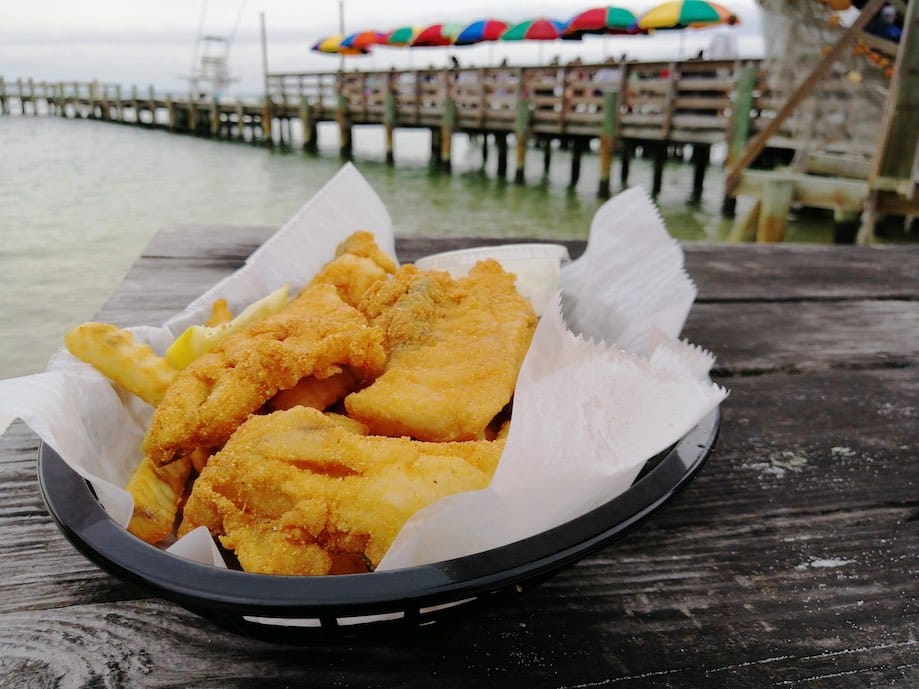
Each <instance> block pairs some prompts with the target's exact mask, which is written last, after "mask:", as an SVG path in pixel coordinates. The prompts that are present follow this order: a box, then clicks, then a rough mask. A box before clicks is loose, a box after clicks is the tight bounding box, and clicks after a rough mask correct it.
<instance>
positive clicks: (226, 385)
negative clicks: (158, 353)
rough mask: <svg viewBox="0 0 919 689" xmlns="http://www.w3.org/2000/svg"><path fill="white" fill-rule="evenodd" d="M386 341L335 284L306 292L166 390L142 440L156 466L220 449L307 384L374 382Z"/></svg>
mask: <svg viewBox="0 0 919 689" xmlns="http://www.w3.org/2000/svg"><path fill="white" fill-rule="evenodd" d="M384 362H385V352H384V350H383V347H382V335H381V333H380V331H379V330H378V329H377V328H374V327H371V326H369V325H368V323H367V319H366V317H365V316H364V315H363V314H362V313H361V312H360V311H358V310H357V309H355V308H353V307H351V306H349V305H347V304H346V303H345V302H343V301H342V300H341V298H340V297H339V295H338V291H337V290H336V288H335V287H334V286H333V285H331V284H316V285H310V286H308V287H306V288H304V289H303V290H302V291H301V293H300V294H299V295H298V296H297V297H296V298H295V299H293V300H292V301H291V302H290V303H289V304H288V305H287V307H286V308H285V309H284V310H283V311H281V312H279V313H276V314H273V315H271V316H268V317H266V318H264V319H262V320H259V321H256V322H254V323H252V324H250V325H249V326H247V327H246V328H245V329H244V330H242V331H241V332H239V333H235V334H233V335H230V336H228V337H227V338H226V339H225V340H222V341H221V342H220V343H219V344H218V345H217V346H216V347H215V348H214V349H213V350H211V351H210V352H208V353H207V354H205V355H203V356H201V357H200V358H198V359H196V360H195V361H194V362H192V364H191V365H189V366H188V368H186V369H185V370H183V371H182V372H181V373H180V374H179V375H178V376H177V377H176V379H175V381H174V382H173V383H172V385H170V386H169V388H168V389H167V390H166V393H165V395H164V396H163V399H162V400H161V401H160V403H159V405H158V406H157V408H156V411H155V412H154V415H153V419H152V421H151V424H150V428H149V429H148V431H147V435H146V437H145V438H144V446H143V447H144V453H145V454H146V455H147V456H148V457H149V458H150V459H151V460H152V461H153V463H154V464H156V465H157V466H162V465H164V464H167V463H169V462H171V461H173V460H174V459H176V458H178V457H181V456H184V455H186V454H188V453H190V452H193V451H196V450H198V449H199V448H202V447H203V448H205V449H207V450H212V449H215V448H219V447H220V446H221V445H222V444H223V443H224V442H226V440H227V438H229V437H230V435H231V434H232V433H233V431H234V430H236V428H237V427H238V426H239V425H240V424H241V423H242V422H243V421H245V420H246V418H247V417H248V416H249V415H250V414H252V413H254V412H257V411H259V410H260V408H261V407H262V405H264V404H265V403H266V402H267V401H268V400H269V399H271V398H272V397H273V396H274V395H275V394H276V393H278V392H279V391H281V390H286V389H288V388H292V387H294V386H295V385H296V384H297V383H298V382H299V381H300V380H301V379H303V378H306V377H309V376H314V377H316V378H319V379H322V378H329V377H331V376H334V375H335V374H338V373H340V372H341V371H342V370H344V369H345V368H347V369H349V370H350V371H352V372H353V373H355V374H356V375H357V376H358V378H361V379H372V378H374V377H375V376H376V375H377V374H379V372H380V371H381V370H382V366H383V364H384Z"/></svg>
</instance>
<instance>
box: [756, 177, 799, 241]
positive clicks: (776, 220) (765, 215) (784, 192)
mask: <svg viewBox="0 0 919 689" xmlns="http://www.w3.org/2000/svg"><path fill="white" fill-rule="evenodd" d="M793 193H794V183H793V182H792V181H791V180H787V179H771V180H769V181H768V182H766V183H765V184H764V185H763V195H762V204H763V205H762V208H761V209H760V212H759V221H758V222H757V224H756V241H758V242H781V241H783V240H784V239H785V230H786V229H787V227H788V211H789V209H790V208H791V198H792V194H793Z"/></svg>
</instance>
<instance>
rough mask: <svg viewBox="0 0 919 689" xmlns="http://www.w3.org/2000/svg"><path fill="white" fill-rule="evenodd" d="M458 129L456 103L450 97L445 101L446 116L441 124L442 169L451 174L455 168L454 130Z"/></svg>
mask: <svg viewBox="0 0 919 689" xmlns="http://www.w3.org/2000/svg"><path fill="white" fill-rule="evenodd" d="M455 127H456V101H455V100H453V98H452V97H450V96H448V97H447V98H446V100H444V116H443V119H442V120H441V124H440V169H441V170H443V171H444V172H450V171H451V170H452V168H453V162H452V160H451V158H452V156H453V130H454V128H455Z"/></svg>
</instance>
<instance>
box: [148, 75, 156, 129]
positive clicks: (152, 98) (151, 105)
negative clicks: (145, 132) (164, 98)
mask: <svg viewBox="0 0 919 689" xmlns="http://www.w3.org/2000/svg"><path fill="white" fill-rule="evenodd" d="M147 108H148V109H149V110H150V126H151V127H155V126H156V91H155V90H154V88H153V84H150V85H149V86H147Z"/></svg>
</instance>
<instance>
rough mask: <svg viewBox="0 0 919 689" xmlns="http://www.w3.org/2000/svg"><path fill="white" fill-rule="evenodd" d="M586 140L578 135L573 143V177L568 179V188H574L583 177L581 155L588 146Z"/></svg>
mask: <svg viewBox="0 0 919 689" xmlns="http://www.w3.org/2000/svg"><path fill="white" fill-rule="evenodd" d="M586 147H587V146H586V142H585V141H584V140H583V139H581V138H580V137H578V138H577V139H575V140H574V141H573V142H572V144H571V177H570V179H569V180H568V188H569V189H574V188H575V187H576V186H577V185H578V180H580V179H581V156H582V155H583V153H584V149H585V148H586Z"/></svg>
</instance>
